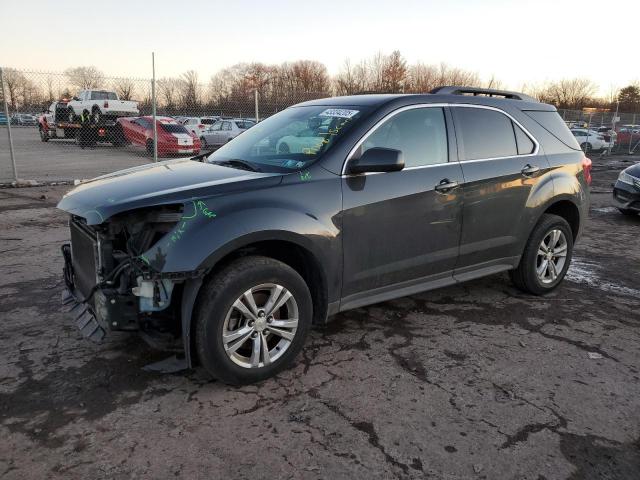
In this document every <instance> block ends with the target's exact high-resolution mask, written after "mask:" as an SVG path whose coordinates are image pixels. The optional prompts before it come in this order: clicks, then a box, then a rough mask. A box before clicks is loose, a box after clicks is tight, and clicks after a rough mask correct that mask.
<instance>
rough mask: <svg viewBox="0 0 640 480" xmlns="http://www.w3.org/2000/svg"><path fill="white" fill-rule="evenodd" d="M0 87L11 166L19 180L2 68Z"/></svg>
mask: <svg viewBox="0 0 640 480" xmlns="http://www.w3.org/2000/svg"><path fill="white" fill-rule="evenodd" d="M0 87H2V100H3V103H4V115H5V117H6V119H7V135H8V136H9V155H10V156H11V166H12V167H13V179H14V180H15V181H16V182H17V181H18V169H17V168H16V156H15V152H14V151H13V136H12V135H11V119H10V118H9V107H8V106H7V94H6V90H5V89H4V75H3V70H2V68H0Z"/></svg>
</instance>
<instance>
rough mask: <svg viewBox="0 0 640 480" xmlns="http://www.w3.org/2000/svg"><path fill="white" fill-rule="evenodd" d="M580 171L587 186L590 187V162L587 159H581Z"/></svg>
mask: <svg viewBox="0 0 640 480" xmlns="http://www.w3.org/2000/svg"><path fill="white" fill-rule="evenodd" d="M582 171H583V172H584V179H585V181H586V182H587V185H591V160H590V159H588V158H587V157H584V158H583V159H582Z"/></svg>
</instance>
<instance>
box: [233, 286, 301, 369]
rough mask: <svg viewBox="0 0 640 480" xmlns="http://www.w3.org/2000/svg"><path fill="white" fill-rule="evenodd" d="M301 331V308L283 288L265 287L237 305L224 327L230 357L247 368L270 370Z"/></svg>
mask: <svg viewBox="0 0 640 480" xmlns="http://www.w3.org/2000/svg"><path fill="white" fill-rule="evenodd" d="M297 328H298V304H297V302H296V299H295V298H294V296H293V294H292V293H291V292H290V291H289V290H287V289H286V288H284V287H283V286H282V285H278V284H275V283H265V284H261V285H257V286H255V287H253V288H250V289H249V290H247V291H245V292H244V293H243V294H242V295H241V296H240V297H239V298H237V299H236V301H235V302H233V304H232V306H231V308H230V309H229V311H228V312H227V315H226V317H225V320H224V325H223V327H222V344H223V346H224V350H225V352H226V354H227V356H228V357H229V358H230V359H231V361H233V362H234V363H235V364H236V365H239V366H241V367H244V368H260V367H266V366H268V365H270V364H272V363H274V362H275V361H277V360H278V359H279V358H280V357H281V356H282V355H283V354H284V353H285V352H286V351H287V349H288V348H289V347H290V346H291V343H292V342H293V339H294V337H295V335H296V331H297Z"/></svg>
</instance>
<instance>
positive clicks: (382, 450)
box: [0, 157, 640, 480]
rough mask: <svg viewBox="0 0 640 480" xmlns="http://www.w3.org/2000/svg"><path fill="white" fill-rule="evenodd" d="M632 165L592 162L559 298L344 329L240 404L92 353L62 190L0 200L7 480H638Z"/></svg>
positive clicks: (485, 289)
mask: <svg viewBox="0 0 640 480" xmlns="http://www.w3.org/2000/svg"><path fill="white" fill-rule="evenodd" d="M635 160H636V161H637V160H639V159H638V158H636V159H635ZM629 161H630V158H629V157H618V158H615V157H614V158H609V159H606V160H601V159H598V158H595V159H594V163H595V168H594V185H593V188H592V190H593V191H592V209H591V220H590V223H589V225H588V227H587V229H586V231H585V234H584V236H583V238H582V239H581V240H580V242H579V244H578V246H577V249H576V252H575V260H574V264H573V266H572V268H571V270H570V272H569V275H568V278H567V281H565V282H564V284H563V285H562V286H561V287H560V288H558V289H557V290H556V291H555V292H554V293H553V294H551V295H549V296H548V297H545V298H536V297H532V296H528V295H525V294H522V293H520V292H519V291H517V290H515V289H514V288H513V287H512V286H511V285H510V283H509V281H508V278H507V275H497V276H493V277H490V278H486V279H482V280H479V281H473V282H470V283H467V284H464V285H461V286H456V287H450V288H446V289H442V290H438V291H433V292H427V293H424V294H420V295H415V296H413V297H407V298H402V299H399V300H395V301H391V302H387V303H383V304H379V305H375V306H372V307H369V308H361V309H358V310H355V311H351V312H348V313H344V314H340V315H338V316H337V317H335V318H334V319H333V322H332V323H331V324H330V325H329V326H328V327H327V328H325V329H316V330H315V331H313V333H312V334H311V337H310V338H309V341H308V345H307V347H306V348H305V350H304V352H303V355H301V356H300V357H299V359H298V363H297V365H296V366H295V368H293V369H291V370H289V371H287V372H285V373H283V374H281V375H279V376H278V377H277V378H275V379H273V380H270V381H267V382H265V383H263V384H261V385H257V386H248V387H241V388H234V387H229V386H226V385H223V384H221V383H218V382H213V381H210V380H209V379H208V378H207V377H206V375H204V373H203V372H202V371H199V370H196V371H191V372H188V373H182V374H173V375H160V374H152V373H147V372H145V371H143V370H141V368H142V367H143V366H144V365H146V364H148V363H150V362H152V361H155V360H160V359H162V358H164V357H165V356H166V355H163V354H161V353H157V352H154V351H151V350H150V349H149V348H148V347H146V346H145V344H144V343H143V342H142V341H141V340H139V339H137V338H135V337H131V336H128V335H124V334H122V335H111V336H110V337H108V340H107V342H106V343H105V344H103V345H101V346H95V345H92V344H90V343H88V342H87V341H85V340H83V339H82V338H81V337H80V335H79V333H77V332H76V330H75V328H74V327H73V325H72V324H71V322H70V320H69V319H68V318H67V316H66V314H64V313H63V312H62V311H61V309H60V307H59V298H60V289H61V286H62V284H61V276H60V270H61V268H62V265H61V257H60V254H59V245H60V243H62V242H63V241H64V240H66V239H67V237H68V233H67V228H66V226H65V216H64V215H63V214H61V213H60V212H58V211H56V210H55V209H54V205H55V204H56V201H57V200H58V199H59V198H60V196H61V195H62V193H63V190H64V189H65V188H68V187H42V188H40V187H39V188H28V189H3V190H0V477H2V478H3V479H5V478H6V479H20V480H23V479H31V478H34V479H35V478H65V479H69V478H72V479H75V478H78V479H80V478H82V479H86V478H91V479H98V478H109V479H125V478H127V479H128V478H154V479H156V478H158V479H159V478H174V477H179V478H189V479H197V478H207V479H211V478H252V479H257V478H294V479H296V478H330V479H332V480H338V479H353V478H394V477H399V478H438V479H467V478H468V479H474V478H478V479H480V478H485V479H564V478H572V479H601V478H602V479H622V478H624V479H637V478H639V477H640V377H639V375H640V372H639V368H640V313H639V312H640V281H639V280H640V279H639V277H640V273H639V270H640V267H639V265H640V217H637V218H627V217H624V216H622V215H620V214H619V213H618V212H617V211H616V210H615V209H613V208H612V207H611V194H610V191H611V187H610V184H611V182H612V181H613V179H614V178H615V176H616V175H617V172H619V171H620V170H621V169H622V168H623V167H624V166H626V165H629V164H630V163H629ZM41 195H46V198H45V199H41V198H40V196H41Z"/></svg>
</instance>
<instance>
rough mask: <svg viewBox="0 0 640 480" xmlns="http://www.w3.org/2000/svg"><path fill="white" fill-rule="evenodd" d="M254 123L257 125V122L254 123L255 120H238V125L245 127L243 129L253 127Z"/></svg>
mask: <svg viewBox="0 0 640 480" xmlns="http://www.w3.org/2000/svg"><path fill="white" fill-rule="evenodd" d="M254 125H255V123H253V122H248V121H239V122H236V126H237V127H238V128H243V129H245V130H246V129H247V128H251V127H253V126H254Z"/></svg>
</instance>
